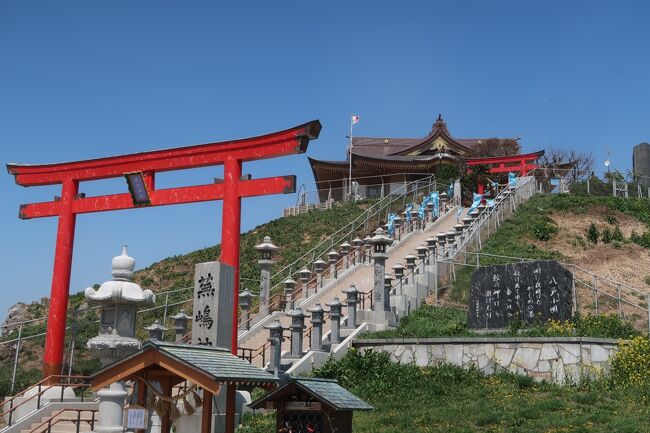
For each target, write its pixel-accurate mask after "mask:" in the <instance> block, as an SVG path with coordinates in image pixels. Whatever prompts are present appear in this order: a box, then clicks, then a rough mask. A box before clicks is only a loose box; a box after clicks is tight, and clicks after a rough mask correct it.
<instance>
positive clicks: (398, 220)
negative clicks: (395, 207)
mask: <svg viewBox="0 0 650 433" xmlns="http://www.w3.org/2000/svg"><path fill="white" fill-rule="evenodd" d="M393 225H395V236H394V237H395V239H397V240H398V241H399V240H401V239H402V230H403V229H404V220H403V219H402V217H400V216H399V215H396V216H395V219H394V220H393Z"/></svg>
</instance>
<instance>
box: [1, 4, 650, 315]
mask: <svg viewBox="0 0 650 433" xmlns="http://www.w3.org/2000/svg"><path fill="white" fill-rule="evenodd" d="M225 3H226V2H214V1H191V2H178V1H161V0H156V1H145V0H140V1H137V2H134V1H111V2H109V1H101V2H100V1H93V2H88V1H57V2H47V1H40V2H39V1H34V2H26V1H20V0H5V1H2V2H0V152H1V156H2V158H1V160H2V162H3V163H6V162H21V163H47V162H56V161H68V160H77V159H85V158H94V157H100V156H109V155H114V154H122V153H131V152H136V151H145V150H151V149H157V148H165V147H176V146H182V145H188V144H194V143H201V142H208V141H216V140H222V139H229V138H238V137H245V136H251V135H257V134H262V133H267V132H271V131H275V130H279V129H284V128H287V127H291V126H293V125H296V124H299V123H303V122H305V121H308V120H312V119H320V121H321V122H322V124H323V131H322V133H321V136H320V139H318V140H317V141H315V142H312V144H311V145H310V147H309V151H308V155H310V156H314V157H317V158H328V159H341V158H343V157H344V154H345V146H346V141H345V135H346V134H348V128H349V115H350V114H351V113H355V114H359V115H360V116H361V122H360V123H359V124H358V125H357V127H356V128H355V135H367V136H394V137H402V136H405V137H420V136H424V135H426V133H427V132H428V131H429V129H430V127H431V124H432V122H433V121H434V119H435V117H436V116H437V114H438V113H442V114H443V116H444V118H445V120H446V121H447V124H448V126H449V129H450V131H451V133H452V134H453V135H456V136H458V137H477V136H478V137H490V136H510V137H522V140H521V141H522V143H523V144H524V149H525V150H530V151H532V150H537V149H539V148H544V147H546V146H548V145H553V146H555V147H566V148H575V149H579V150H584V151H591V152H593V155H594V157H595V159H596V166H597V167H598V168H600V167H603V165H602V162H603V161H604V160H605V158H606V150H607V149H610V150H611V152H612V157H611V159H612V164H613V166H614V167H615V168H619V169H622V170H625V169H629V168H630V165H631V149H632V147H633V146H634V145H635V144H637V143H639V142H641V141H648V140H650V128H649V126H648V125H649V122H648V120H649V119H650V104H649V102H648V101H649V100H650V98H649V96H650V78H649V77H650V76H649V75H648V71H649V70H650V56H648V52H649V49H650V28H649V27H648V26H647V23H648V20H649V18H650V6H648V2H644V1H637V2H633V1H629V2H614V1H611V2H597V1H571V2H567V1H544V2H535V3H533V2H522V1H512V2H506V1H491V2H487V1H455V2H449V1H448V2H439V1H421V2H381V1H372V2H370V1H368V2H364V1H355V2H349V1H346V2H343V1H329V2H297V1H295V2H294V1H282V2H262V1H260V2H254V1H249V2H230V3H232V4H230V5H229V4H225ZM244 171H245V172H249V173H251V174H253V176H254V177H263V176H273V175H282V174H296V175H297V176H298V183H299V184H300V183H308V182H312V181H313V178H312V175H311V171H310V169H309V166H308V163H307V156H306V155H298V156H292V157H288V158H284V159H277V160H270V161H263V162H256V163H251V164H246V165H245V166H244ZM219 175H220V170H219V169H216V168H211V169H201V170H196V171H194V172H176V173H170V174H166V175H161V176H160V177H159V178H158V179H157V184H158V185H159V186H162V187H166V186H172V185H187V184H196V183H206V182H210V181H211V179H212V178H213V177H215V176H217V177H218V176H219ZM0 191H1V192H2V196H3V204H2V207H1V208H0V209H1V210H0V227H1V228H0V230H1V231H2V239H3V240H4V242H3V245H2V248H1V252H0V260H1V262H2V283H3V284H2V286H3V287H2V294H3V295H2V296H1V297H0V318H2V317H3V316H4V314H5V311H6V310H7V309H8V308H9V307H10V306H11V305H12V304H13V303H15V302H17V301H31V300H35V299H38V298H40V297H41V296H47V295H49V290H50V280H51V272H52V263H53V254H54V242H55V233H56V219H54V218H46V219H34V220H26V221H22V220H19V219H18V218H17V214H18V206H19V204H20V203H28V202H34V201H46V200H50V199H51V198H52V197H53V196H54V195H58V194H59V191H58V189H57V188H54V187H52V188H50V187H45V188H43V187H39V188H23V187H19V186H17V185H15V184H14V181H13V178H12V177H11V176H9V175H8V174H5V175H3V176H0ZM81 191H83V192H86V193H87V194H89V195H90V194H98V193H112V192H124V191H126V186H125V184H124V181H123V180H122V179H118V180H108V181H101V182H97V183H96V184H82V186H81ZM293 202H295V197H294V196H274V197H266V198H257V199H246V200H244V204H243V221H242V228H243V229H244V230H248V229H250V228H251V227H254V226H256V225H258V224H261V223H263V222H265V221H267V220H269V219H272V218H275V217H278V216H279V215H280V213H281V210H282V208H283V207H284V206H288V205H290V204H291V203H293ZM220 215H221V205H220V204H219V203H202V204H191V205H183V206H175V207H161V208H153V209H144V210H137V211H132V210H131V211H118V212H110V213H102V214H91V215H81V216H79V217H78V219H77V229H76V243H75V251H74V262H73V271H72V283H71V292H76V291H79V290H82V289H84V288H85V287H87V286H89V285H92V284H93V283H97V282H102V281H104V280H106V279H108V278H109V277H110V275H109V273H110V259H111V258H112V257H113V256H114V255H116V254H117V253H119V246H120V245H121V244H123V243H127V244H128V245H129V251H130V253H131V255H132V256H134V257H135V258H136V260H137V266H138V267H144V266H147V265H149V264H151V263H152V262H155V261H158V260H160V259H163V258H165V257H168V256H171V255H176V254H181V253H186V252H189V251H192V250H194V249H197V248H201V247H204V246H208V245H212V244H214V243H216V242H218V241H219V235H220V231H221V222H220Z"/></svg>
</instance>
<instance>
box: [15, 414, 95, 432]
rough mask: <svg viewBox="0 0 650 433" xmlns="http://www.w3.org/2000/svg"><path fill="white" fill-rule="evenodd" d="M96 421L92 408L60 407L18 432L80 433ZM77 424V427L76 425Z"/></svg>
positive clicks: (88, 430)
mask: <svg viewBox="0 0 650 433" xmlns="http://www.w3.org/2000/svg"><path fill="white" fill-rule="evenodd" d="M96 421H97V413H96V410H92V409H87V410H84V409H61V410H59V411H56V412H54V413H50V414H47V415H43V416H42V417H41V419H40V420H38V421H34V422H32V423H31V425H30V426H29V427H27V428H23V429H21V430H20V433H40V432H48V433H81V432H90V431H92V429H93V426H94V424H95V422H96ZM77 426H78V427H77Z"/></svg>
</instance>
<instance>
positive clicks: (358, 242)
mask: <svg viewBox="0 0 650 433" xmlns="http://www.w3.org/2000/svg"><path fill="white" fill-rule="evenodd" d="M361 245H363V239H360V238H359V237H358V236H357V237H356V238H354V239H352V246H353V247H355V248H359V247H360V246H361Z"/></svg>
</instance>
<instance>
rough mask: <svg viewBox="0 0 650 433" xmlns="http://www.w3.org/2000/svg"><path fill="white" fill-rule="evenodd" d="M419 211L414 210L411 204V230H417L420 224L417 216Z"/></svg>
mask: <svg viewBox="0 0 650 433" xmlns="http://www.w3.org/2000/svg"><path fill="white" fill-rule="evenodd" d="M419 216H420V215H419V213H418V211H416V210H415V206H413V209H411V231H412V232H414V231H417V230H418V228H419V225H420V218H419Z"/></svg>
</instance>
